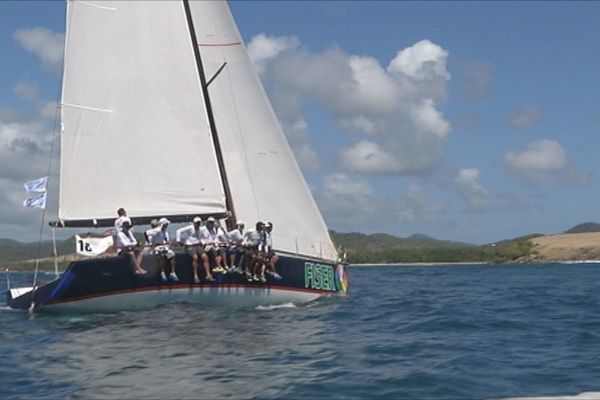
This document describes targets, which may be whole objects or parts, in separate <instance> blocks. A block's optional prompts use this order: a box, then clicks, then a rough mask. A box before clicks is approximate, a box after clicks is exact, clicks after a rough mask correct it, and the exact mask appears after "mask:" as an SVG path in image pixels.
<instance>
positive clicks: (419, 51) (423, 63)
mask: <svg viewBox="0 0 600 400" xmlns="http://www.w3.org/2000/svg"><path fill="white" fill-rule="evenodd" d="M447 59H448V52H447V51H445V50H444V49H442V48H441V47H440V46H438V45H437V44H435V43H432V42H430V41H429V40H421V41H420V42H417V43H415V44H414V45H413V46H411V47H407V48H406V49H403V50H400V51H399V52H398V53H397V54H396V57H395V58H394V59H393V60H392V61H391V62H390V65H389V67H388V70H389V71H390V72H398V73H402V74H404V75H406V76H408V77H410V78H413V79H430V78H432V77H441V78H444V79H446V80H448V79H450V74H449V73H448V71H446V61H447Z"/></svg>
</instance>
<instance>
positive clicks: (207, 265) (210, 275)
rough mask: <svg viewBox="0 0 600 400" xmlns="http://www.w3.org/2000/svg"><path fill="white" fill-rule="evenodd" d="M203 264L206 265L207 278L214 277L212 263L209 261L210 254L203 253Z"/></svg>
mask: <svg viewBox="0 0 600 400" xmlns="http://www.w3.org/2000/svg"><path fill="white" fill-rule="evenodd" d="M202 264H203V265H204V273H205V274H206V279H212V274H211V273H210V265H209V262H208V254H206V253H202Z"/></svg>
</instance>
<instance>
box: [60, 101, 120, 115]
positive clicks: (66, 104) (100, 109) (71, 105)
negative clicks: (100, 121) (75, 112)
mask: <svg viewBox="0 0 600 400" xmlns="http://www.w3.org/2000/svg"><path fill="white" fill-rule="evenodd" d="M61 105H62V106H63V107H71V108H79V109H81V110H87V111H99V112H107V113H111V114H112V112H113V110H108V109H104V108H96V107H88V106H82V105H80V104H70V103H61Z"/></svg>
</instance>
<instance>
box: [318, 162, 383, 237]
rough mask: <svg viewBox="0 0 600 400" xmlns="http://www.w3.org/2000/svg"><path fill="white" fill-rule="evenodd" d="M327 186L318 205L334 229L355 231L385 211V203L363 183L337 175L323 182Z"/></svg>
mask: <svg viewBox="0 0 600 400" xmlns="http://www.w3.org/2000/svg"><path fill="white" fill-rule="evenodd" d="M323 186H324V190H323V192H322V193H321V194H320V195H319V196H317V201H318V202H319V205H320V208H321V209H322V210H323V214H324V215H325V217H326V219H327V222H328V223H329V224H331V225H332V226H336V227H341V228H342V229H348V228H350V229H351V227H355V226H357V224H360V223H364V222H366V221H368V220H369V219H371V218H373V216H374V215H375V214H376V212H377V210H379V209H381V200H380V199H378V198H377V197H376V196H375V192H374V190H373V189H372V188H371V186H370V185H369V184H368V183H367V182H365V181H363V180H356V179H352V178H351V177H350V176H348V175H346V174H343V173H333V174H330V175H327V176H325V177H324V178H323Z"/></svg>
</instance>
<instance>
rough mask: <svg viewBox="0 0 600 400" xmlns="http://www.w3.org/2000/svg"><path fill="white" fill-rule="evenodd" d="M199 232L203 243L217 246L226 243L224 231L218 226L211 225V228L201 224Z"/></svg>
mask: <svg viewBox="0 0 600 400" xmlns="http://www.w3.org/2000/svg"><path fill="white" fill-rule="evenodd" d="M200 233H201V236H200V240H201V242H202V244H204V245H211V246H217V245H219V244H225V243H227V236H225V232H223V229H221V228H220V227H216V226H213V227H212V228H208V227H207V226H203V227H202V228H200Z"/></svg>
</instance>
